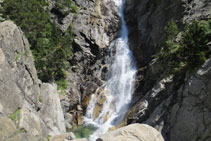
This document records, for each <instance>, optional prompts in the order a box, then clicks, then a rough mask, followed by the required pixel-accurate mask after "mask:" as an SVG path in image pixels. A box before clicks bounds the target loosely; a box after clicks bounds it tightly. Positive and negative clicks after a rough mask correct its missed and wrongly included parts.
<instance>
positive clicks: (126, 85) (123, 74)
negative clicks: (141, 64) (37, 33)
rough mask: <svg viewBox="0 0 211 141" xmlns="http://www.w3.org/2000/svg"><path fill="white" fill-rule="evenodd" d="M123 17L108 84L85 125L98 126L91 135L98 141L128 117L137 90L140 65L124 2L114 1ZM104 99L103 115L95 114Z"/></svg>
mask: <svg viewBox="0 0 211 141" xmlns="http://www.w3.org/2000/svg"><path fill="white" fill-rule="evenodd" d="M114 2H115V3H116V5H117V6H118V7H119V12H120V16H121V23H122V25H121V33H120V37H119V38H117V39H116V40H114V41H113V42H112V43H111V45H110V47H109V51H110V54H109V56H108V57H107V63H108V64H109V70H108V74H107V77H108V79H107V81H106V82H105V84H104V85H102V86H101V87H100V88H98V89H97V90H96V93H95V94H93V95H92V97H91V100H90V102H89V105H88V107H87V112H86V116H85V117H84V123H85V124H89V125H92V126H95V127H96V128H97V129H96V131H95V132H94V133H93V134H92V135H91V136H90V140H95V139H96V138H97V136H98V135H100V134H104V133H106V132H107V131H108V130H109V128H111V127H113V126H115V125H118V124H119V123H120V122H121V121H122V120H123V118H124V116H125V114H126V112H127V110H128V105H129V103H130V101H131V96H132V93H133V89H134V80H135V73H136V65H135V60H134V57H133V54H132V52H131V51H130V49H129V47H128V30H127V27H126V23H125V19H124V13H123V9H124V0H114ZM100 97H105V100H104V101H103V107H102V109H101V112H100V114H99V115H97V116H96V117H95V115H94V111H95V106H96V104H97V101H98V99H99V98H100Z"/></svg>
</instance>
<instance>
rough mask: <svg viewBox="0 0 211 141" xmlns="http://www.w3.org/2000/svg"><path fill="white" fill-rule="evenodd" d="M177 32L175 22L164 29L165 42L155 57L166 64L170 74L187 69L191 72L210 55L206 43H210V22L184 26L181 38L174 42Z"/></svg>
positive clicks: (205, 21) (171, 22)
mask: <svg viewBox="0 0 211 141" xmlns="http://www.w3.org/2000/svg"><path fill="white" fill-rule="evenodd" d="M178 33H179V30H178V28H177V25H176V24H175V22H173V21H170V22H169V23H168V24H167V26H166V27H165V40H164V42H163V44H162V47H161V50H160V52H159V53H158V54H156V55H155V56H156V57H157V58H159V59H160V61H163V63H165V64H167V65H168V66H167V67H168V68H170V72H171V73H175V72H178V71H180V70H181V68H184V67H188V68H189V69H191V70H194V68H197V67H198V66H200V65H201V64H203V63H204V62H205V61H206V59H207V58H209V57H210V55H211V50H210V49H209V47H208V43H209V42H210V41H211V20H202V21H194V22H193V23H191V24H186V26H185V28H184V31H182V32H181V34H182V38H181V40H180V41H179V42H175V38H176V37H177V34H178Z"/></svg>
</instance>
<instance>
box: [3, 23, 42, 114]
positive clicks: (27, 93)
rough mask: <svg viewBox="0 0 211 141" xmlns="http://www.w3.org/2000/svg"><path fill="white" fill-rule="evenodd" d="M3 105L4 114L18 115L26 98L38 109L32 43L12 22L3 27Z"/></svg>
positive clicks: (37, 91)
mask: <svg viewBox="0 0 211 141" xmlns="http://www.w3.org/2000/svg"><path fill="white" fill-rule="evenodd" d="M0 41H1V42H0V54H1V56H0V57H1V59H0V71H1V75H0V83H1V84H0V103H1V105H2V106H3V113H5V114H6V115H9V114H12V113H14V112H15V111H16V110H17V109H18V108H21V107H22V105H23V98H25V99H26V100H27V102H28V103H29V104H30V105H31V106H32V107H33V108H35V109H36V108H37V105H38V96H39V86H38V78H37V74H36V69H35V67H34V62H33V57H32V54H31V52H30V50H29V43H28V41H27V39H26V38H25V37H24V35H23V33H22V32H21V30H20V29H19V28H18V27H17V26H16V25H15V24H13V23H12V22H10V21H5V22H3V23H1V24H0Z"/></svg>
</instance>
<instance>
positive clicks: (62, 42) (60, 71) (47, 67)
mask: <svg viewBox="0 0 211 141" xmlns="http://www.w3.org/2000/svg"><path fill="white" fill-rule="evenodd" d="M48 6H49V2H48V1H47V0H39V1H37V0H6V1H4V2H3V3H2V8H1V11H0V13H3V18H5V19H10V20H13V21H14V22H15V23H16V24H17V25H18V26H20V27H21V29H22V30H23V31H24V33H25V35H26V37H27V38H28V40H29V43H30V45H31V50H32V52H33V55H34V59H35V65H36V68H37V70H38V76H39V78H40V79H41V80H42V81H44V82H48V81H53V80H56V81H58V82H60V83H61V81H64V79H65V77H66V75H65V70H66V69H67V68H68V66H69V63H68V59H69V58H70V57H71V55H72V49H71V46H72V40H73V35H72V32H71V27H69V29H68V30H67V31H66V32H65V33H63V32H62V31H61V30H59V28H58V27H57V25H56V24H55V21H52V20H51V17H50V10H49V9H48ZM56 7H58V8H62V9H65V10H64V11H66V12H69V11H68V9H69V10H72V11H75V12H76V11H77V7H76V6H74V4H73V3H72V1H69V0H65V1H63V2H61V1H58V0H56ZM66 9H67V10H66ZM60 83H59V84H60ZM61 84H62V87H65V86H66V85H64V83H61Z"/></svg>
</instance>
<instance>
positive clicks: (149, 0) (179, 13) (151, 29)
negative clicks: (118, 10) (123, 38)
mask: <svg viewBox="0 0 211 141" xmlns="http://www.w3.org/2000/svg"><path fill="white" fill-rule="evenodd" d="M210 6H211V4H210V2H209V1H207V0H177V1H168V0H160V1H154V0H126V7H125V14H126V22H127V25H128V28H129V43H130V48H131V49H132V51H133V53H134V56H135V58H136V60H137V63H138V65H139V66H144V65H146V63H149V61H150V60H151V59H152V55H153V54H154V52H155V50H156V47H157V45H159V44H160V43H161V41H162V39H163V37H164V27H165V25H166V24H167V22H168V21H170V20H175V21H176V22H177V24H180V27H182V23H183V22H184V21H187V20H193V19H206V18H210V17H211V14H210V13H211V11H210Z"/></svg>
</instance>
